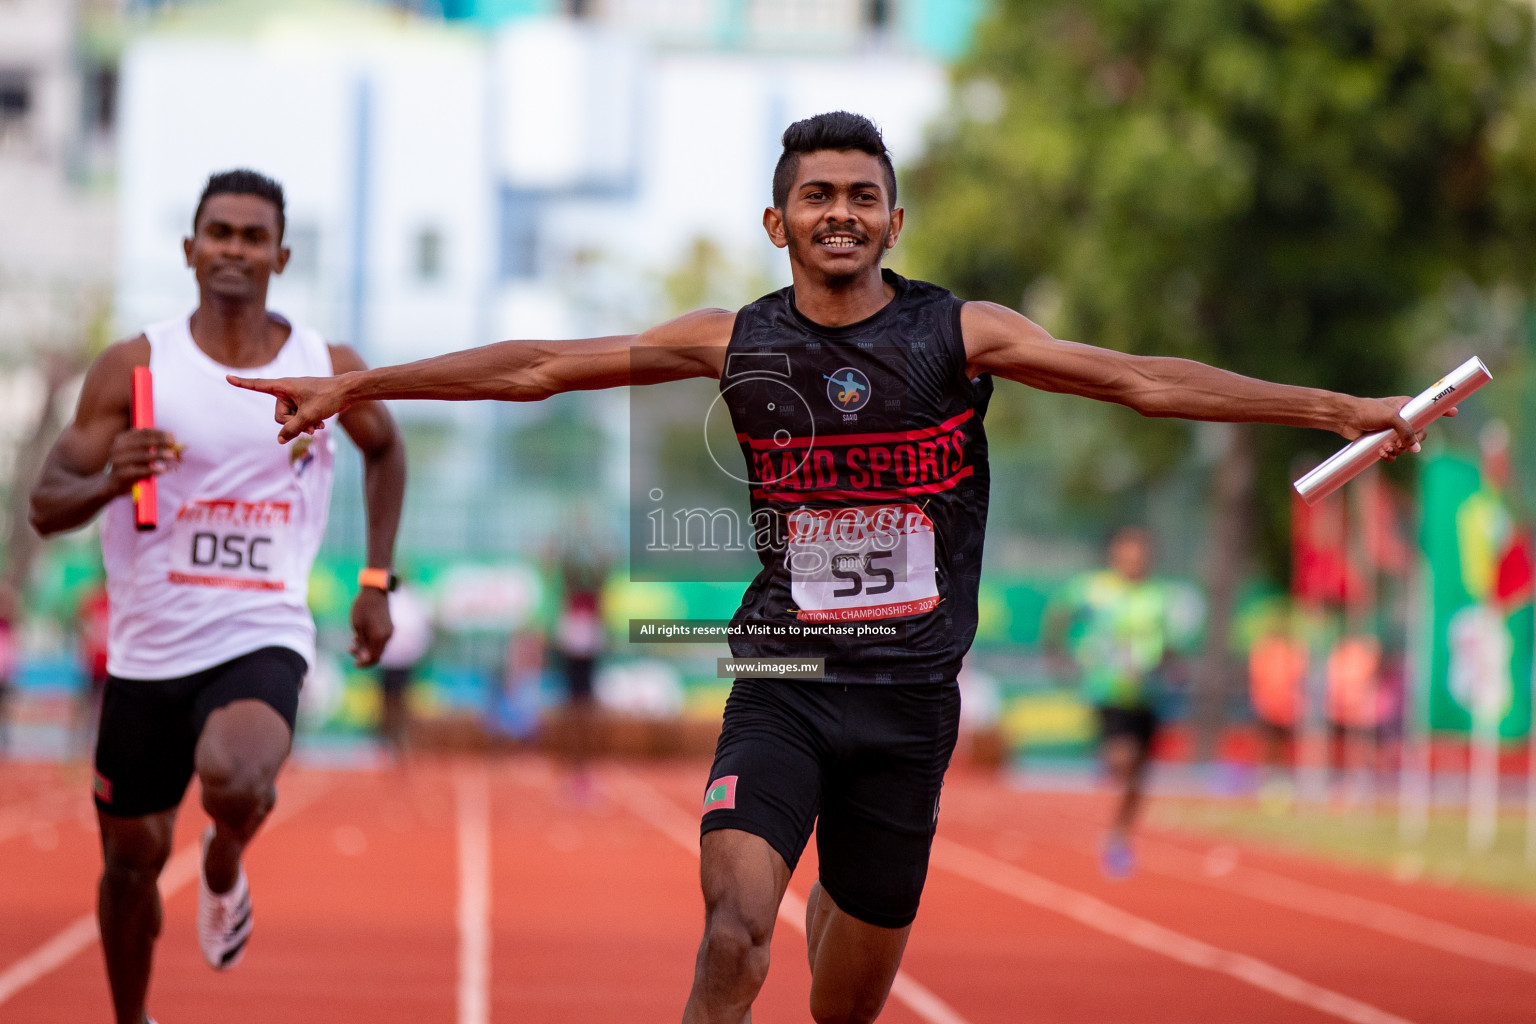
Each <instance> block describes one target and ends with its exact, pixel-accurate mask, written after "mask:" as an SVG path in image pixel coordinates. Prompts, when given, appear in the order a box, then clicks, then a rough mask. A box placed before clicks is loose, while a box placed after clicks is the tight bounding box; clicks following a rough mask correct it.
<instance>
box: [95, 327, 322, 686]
mask: <svg viewBox="0 0 1536 1024" xmlns="http://www.w3.org/2000/svg"><path fill="white" fill-rule="evenodd" d="M145 335H146V337H148V339H149V343H150V363H149V365H150V369H151V370H152V371H153V373H154V381H155V414H156V426H157V427H159V428H160V429H162V430H168V431H170V432H171V433H172V434H174V435H175V436H176V438H177V440H178V441H180V442H181V443H182V444H183V445H184V446H185V451H184V452H183V453H182V460H181V465H180V467H179V468H178V469H177V470H176V471H175V472H172V473H166V474H165V475H163V476H161V477H158V478H157V479H158V481H159V482H158V487H159V490H160V526H159V528H158V529H156V530H153V531H146V532H139V531H137V530H135V529H134V526H133V518H132V517H133V512H132V504H131V501H130V500H129V499H127V498H119V499H117V500H115V501H113V502H112V503H111V504H110V505H109V506H108V507H107V510H106V514H105V516H104V518H103V522H102V552H103V555H104V558H105V561H106V568H107V588H108V592H109V595H110V600H111V606H112V616H111V619H110V626H109V632H110V637H109V642H108V661H109V667H110V671H111V672H112V674H113V675H115V676H119V677H121V678H127V679H166V678H173V677H177V676H183V675H190V674H191V673H193V672H198V671H201V670H202V669H205V668H209V667H211V666H213V665H218V664H221V663H222V662H225V661H228V660H229V659H231V658H235V657H239V656H240V655H242V654H248V653H250V652H251V651H253V650H256V649H258V648H261V647H267V646H273V645H276V646H283V647H289V648H292V649H293V650H295V651H297V652H298V653H299V654H301V655H302V656H303V657H304V658H305V660H306V661H308V662H309V664H311V665H313V664H314V658H315V626H314V621H313V620H312V619H311V618H310V615H309V608H308V592H309V571H310V567H311V565H312V564H313V562H314V559H315V554H316V553H317V552H318V551H319V549H320V539H321V535H322V534H323V533H324V531H325V520H326V513H327V511H328V510H329V506H330V496H331V475H332V452H331V446H330V439H329V437H328V436H327V434H328V433H329V432H328V431H320V432H317V433H316V434H315V435H314V436H313V437H312V438H304V439H301V441H299V442H295V444H294V445H288V446H284V445H280V444H278V443H277V441H276V437H275V432H274V430H273V423H272V409H271V402H270V400H264V399H263V397H262V396H260V395H257V394H255V393H248V392H245V391H241V390H239V389H237V388H232V387H230V386H229V385H228V383H226V382H225V380H224V375H225V374H226V373H229V372H231V371H230V369H229V368H228V367H225V366H221V365H219V364H218V363H216V362H214V360H213V359H211V358H209V356H208V355H207V354H206V353H205V352H203V350H202V349H200V348H198V347H197V343H196V342H195V341H194V340H193V338H192V333H191V331H190V330H189V329H188V323H187V320H186V318H181V319H177V320H173V321H168V322H165V323H161V324H156V325H154V326H153V327H150V328H148V329H147V330H146V331H145ZM240 372H242V373H261V374H273V375H276V374H288V375H295V376H297V375H306V376H326V377H328V376H330V375H331V373H332V369H331V358H330V349H329V347H328V346H327V345H326V343H325V340H324V339H323V338H322V337H321V336H320V335H319V334H318V333H316V332H315V331H313V330H311V329H309V328H305V327H300V326H297V325H295V326H294V327H293V328H292V333H291V334H290V336H289V338H288V340H287V341H286V342H285V343H284V344H283V347H282V349H281V350H280V351H279V352H278V355H277V358H276V359H275V360H273V362H272V363H271V364H270V365H268V366H266V367H263V368H261V369H259V370H241V371H240ZM304 442H308V443H304Z"/></svg>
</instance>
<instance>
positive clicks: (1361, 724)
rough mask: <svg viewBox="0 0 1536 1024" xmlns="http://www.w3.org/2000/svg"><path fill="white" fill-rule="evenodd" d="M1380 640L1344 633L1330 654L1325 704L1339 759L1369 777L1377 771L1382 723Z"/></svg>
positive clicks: (1363, 777) (1364, 776)
mask: <svg viewBox="0 0 1536 1024" xmlns="http://www.w3.org/2000/svg"><path fill="white" fill-rule="evenodd" d="M1380 675H1381V641H1380V640H1378V639H1377V638H1376V637H1374V636H1370V635H1354V636H1343V637H1340V638H1339V642H1338V643H1337V644H1335V645H1334V648H1333V650H1332V651H1331V652H1330V653H1329V655H1328V677H1327V681H1328V696H1327V702H1326V704H1325V707H1326V708H1327V711H1328V722H1329V724H1330V725H1331V726H1332V727H1333V739H1334V744H1335V745H1336V747H1337V748H1338V749H1339V758H1338V759H1339V761H1341V762H1342V763H1343V764H1344V766H1345V767H1346V768H1350V769H1353V770H1354V771H1355V772H1357V773H1359V774H1360V776H1361V778H1362V779H1368V778H1370V777H1371V775H1372V774H1373V773H1374V768H1375V760H1376V738H1377V737H1376V729H1377V726H1378V725H1380V724H1381V686H1380Z"/></svg>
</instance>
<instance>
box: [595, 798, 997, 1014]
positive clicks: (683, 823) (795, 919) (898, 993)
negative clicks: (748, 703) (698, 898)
mask: <svg viewBox="0 0 1536 1024" xmlns="http://www.w3.org/2000/svg"><path fill="white" fill-rule="evenodd" d="M605 774H606V775H607V776H608V779H609V781H610V783H614V782H617V783H618V785H610V786H609V792H611V793H612V794H613V795H614V796H616V797H618V799H619V801H620V802H621V803H622V804H623V805H624V806H625V808H626V809H627V810H628V811H629V812H630V813H631V814H633V815H634V816H635V817H637V818H639V819H640V820H641V821H644V822H645V823H647V824H648V825H650V826H651V827H653V828H654V829H656V831H658V832H660V833H661V834H662V835H664V836H666V837H667V838H668V839H670V840H672V841H673V842H674V843H676V844H677V845H678V846H681V847H682V848H683V849H685V850H687V851H688V852H689V853H691V854H693V856H695V857H697V856H698V855H699V822H698V819H697V818H690V817H689V816H688V814H687V813H686V812H684V811H683V809H682V808H680V807H678V806H677V804H675V803H673V802H672V801H671V800H669V799H668V798H667V797H665V796H663V795H662V794H661V793H659V792H658V791H657V790H656V788H655V787H654V786H652V785H651V784H650V783H648V782H645V781H643V780H641V779H638V778H636V777H635V776H633V775H631V774H630V773H629V772H627V771H625V770H623V769H622V768H613V769H610V770H609V771H608V772H606V773H605ZM779 920H780V921H783V922H784V923H785V924H787V925H789V926H790V927H791V928H793V929H794V930H795V931H797V932H799V933H800V934H801V935H804V934H805V900H803V899H801V898H800V897H799V896H797V895H795V894H794V893H792V892H785V893H784V900H783V902H781V903H780V904H779ZM891 995H892V996H893V997H894V998H895V999H896V1001H897V1002H900V1003H902V1004H903V1005H905V1006H906V1007H907V1009H909V1010H911V1011H912V1012H913V1013H915V1014H917V1015H918V1016H919V1017H921V1018H922V1019H923V1020H925V1021H927V1022H928V1024H970V1022H969V1021H967V1020H966V1019H965V1018H964V1017H962V1016H960V1014H958V1013H956V1012H955V1010H954V1008H953V1007H951V1006H950V1005H949V1004H948V1003H946V1002H944V1000H942V999H940V998H939V997H938V996H937V995H935V994H934V993H933V991H932V990H930V989H929V988H928V987H927V986H926V985H923V984H921V983H920V982H918V981H917V980H916V979H915V978H913V977H912V975H910V974H908V973H907V972H906V971H897V972H896V980H895V981H894V982H892V983H891Z"/></svg>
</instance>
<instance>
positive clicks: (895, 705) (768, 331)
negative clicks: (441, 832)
mask: <svg viewBox="0 0 1536 1024" xmlns="http://www.w3.org/2000/svg"><path fill="white" fill-rule="evenodd" d="M902 216H903V214H902V210H901V209H900V208H898V207H897V206H896V179H895V174H894V172H893V171H892V168H891V162H890V158H889V156H887V154H886V151H885V146H884V144H883V142H882V141H881V139H880V134H879V131H878V130H877V129H876V128H875V127H874V125H872V124H871V123H870V122H869V121H867V120H866V119H864V118H862V117H859V116H857V115H853V114H847V113H835V114H822V115H819V116H817V117H813V118H810V119H808V120H805V121H801V122H798V123H796V124H794V125H791V126H790V127H789V129H788V130H787V131H786V132H785V133H784V153H783V155H782V157H781V158H780V160H779V165H778V167H777V169H776V170H775V173H774V187H773V206H772V207H770V208H769V209H767V210H765V211H764V213H763V226H764V227H765V228H766V229H767V231H768V235H769V237H770V238H771V239H772V240H773V243H774V244H775V245H777V246H779V247H780V248H785V249H788V251H789V262H790V270H791V274H792V278H793V281H794V285H793V287H792V288H787V289H785V290H783V291H780V292H776V293H774V294H773V295H769V296H767V297H765V298H763V299H760V300H759V301H757V302H755V303H753V304H751V305H750V306H747V307H746V308H744V309H743V310H741V311H740V312H739V313H734V314H733V313H730V312H726V311H723V310H700V311H698V312H694V313H689V314H686V315H684V316H682V317H679V318H677V319H676V320H673V321H670V322H669V323H666V324H663V325H661V326H659V327H655V328H652V329H651V330H648V331H645V332H644V333H641V334H638V335H632V336H621V337H609V338H594V339H587V340H582V341H565V342H551V341H509V342H502V343H500V344H497V345H490V346H486V347H484V348H478V349H472V350H469V351H465V352H457V353H452V354H449V355H444V356H438V357H436V358H432V359H425V360H422V361H420V362H417V363H411V364H408V365H406V366H399V367H386V368H381V369H376V370H368V371H363V372H358V373H350V374H344V375H342V376H339V377H335V378H327V379H323V380H321V379H289V380H265V381H253V380H244V379H238V378H233V377H232V378H230V379H231V382H232V383H235V384H238V385H240V386H242V387H249V388H253V389H255V390H259V391H265V392H267V393H269V394H272V395H274V396H276V398H277V420H278V422H279V423H281V424H282V428H281V430H280V431H279V434H278V436H279V439H280V440H282V441H285V442H286V441H290V440H292V439H293V438H295V437H297V436H298V435H300V434H302V433H305V432H307V431H311V430H313V429H315V428H316V427H317V426H318V425H319V424H320V423H322V422H323V420H324V419H325V418H326V417H328V416H330V415H333V414H335V413H336V412H337V411H339V410H341V409H345V408H347V407H348V406H350V405H351V404H352V403H354V402H358V401H363V400H365V399H378V398H415V399H421V398H427V399H444V400H467V399H499V400H503V401H537V400H540V399H543V398H547V397H549V396H550V395H553V394H558V393H560V392H564V391H574V390H586V389H593V388H607V387H618V386H622V385H627V384H657V383H662V382H665V381H669V380H677V379H682V378H687V377H713V378H718V379H719V380H720V382H721V390H722V394H723V397H724V398H725V401H726V403H727V405H728V406H729V408H730V410H731V415H732V420H733V422H734V424H735V427H736V431H737V435H738V438H739V439H740V441H741V444H742V450H743V453H744V454H745V455H746V458H747V464H748V467H749V472H750V481H751V484H750V486H751V490H752V504H753V508H754V510H755V511H756V512H759V513H762V516H763V519H762V520H755V522H758V521H761V522H766V524H767V526H768V528H767V529H766V530H763V531H761V533H762V534H763V537H764V539H765V543H763V544H762V545H760V552H761V557H762V561H763V569H762V571H761V572H760V573H759V574H758V577H757V579H756V580H755V581H754V582H753V583H752V585H751V586H750V587H749V588H748V589H747V592H746V595H745V596H744V598H743V600H742V606H741V609H740V611H738V612H737V615H736V620H735V621H736V622H737V623H738V624H739V625H742V626H748V625H762V624H772V623H776V622H777V623H786V622H796V623H822V624H826V623H831V624H847V625H850V626H852V627H854V628H858V627H866V629H867V628H869V627H874V626H886V625H888V626H894V627H896V628H897V629H898V630H899V632H898V633H897V635H896V637H894V638H891V639H882V638H875V639H870V638H869V637H868V635H867V632H866V636H865V637H864V638H862V639H860V638H857V637H855V638H853V639H835V640H828V641H825V642H823V643H821V644H820V645H819V646H806V645H803V644H802V645H796V646H794V647H792V648H790V647H785V646H783V645H782V643H781V642H779V641H772V640H762V639H757V640H753V639H737V640H735V641H733V644H732V649H733V651H734V653H735V654H737V655H738V656H759V655H775V654H790V655H797V656H802V657H804V656H810V657H817V656H825V658H826V665H827V675H828V680H827V681H824V682H793V681H789V680H757V679H738V680H737V682H736V685H735V686H734V687H733V689H732V692H731V696H730V699H729V701H728V703H727V705H726V711H725V721H724V726H723V729H722V732H721V736H720V741H719V746H718V748H717V752H716V758H715V766H714V769H713V771H712V773H711V775H710V778H709V786H708V788H707V790H706V794H705V805H704V817H703V825H702V828H703V833H704V834H703V836H702V839H701V841H700V855H701V859H702V869H701V878H702V885H703V889H704V902H705V915H706V917H705V928H704V938H703V942H702V944H701V947H700V950H699V956H698V961H697V965H696V968H695V975H694V984H693V991H692V993H691V994H690V996H689V999H688V1005H687V1008H686V1010H685V1012H684V1015H683V1019H684V1020H685V1021H688V1022H703V1021H720V1022H727V1021H728V1022H731V1024H738V1022H741V1021H743V1020H747V1019H749V1016H750V1012H751V1006H752V1001H753V999H754V998H755V997H756V995H757V992H758V990H759V989H760V988H761V986H762V983H763V980H764V979H765V978H766V976H767V972H768V945H769V940H770V938H771V937H772V934H773V927H774V920H775V917H776V914H777V911H778V907H779V904H780V901H781V900H782V898H783V896H784V891H785V887H786V886H787V885H788V883H789V878H790V872H791V870H792V868H793V865H794V863H795V861H796V859H797V858H798V857H799V855H800V852H801V850H802V849H803V847H804V845H805V842H806V841H807V838H808V836H809V834H810V831H811V827H812V825H813V823H814V824H815V825H816V828H817V847H818V852H819V854H820V857H819V860H820V879H819V881H818V882H817V884H816V885H815V886H814V887H813V888H812V890H811V897H810V900H809V901H808V906H807V911H806V934H807V942H808V946H809V954H810V962H811V973H812V985H811V1012H812V1016H813V1017H815V1018H816V1019H817V1020H818V1021H831V1020H836V1021H868V1020H872V1019H874V1017H875V1016H876V1015H877V1014H878V1013H879V1011H880V1008H881V1006H882V1005H883V1004H884V1002H885V998H886V996H887V994H888V993H889V991H890V987H891V983H892V981H893V979H894V978H895V976H896V970H897V967H898V966H899V964H900V962H901V954H902V950H903V949H904V948H905V946H906V941H907V935H908V932H909V931H910V929H911V922H912V919H913V916H914V915H915V913H916V910H917V902H918V897H919V895H920V894H921V891H922V886H923V880H924V877H925V875H926V873H927V865H928V850H929V846H930V844H931V842H932V839H933V832H934V826H935V822H936V820H937V814H938V791H939V785H940V783H941V782H942V779H943V775H944V770H945V768H946V767H947V765H948V763H949V756H950V752H951V750H952V749H953V747H954V742H955V729H956V723H957V720H958V712H959V695H958V692H957V688H956V686H955V682H954V679H955V673H956V671H957V670H958V668H959V665H960V659H961V657H962V656H963V655H964V654H965V652H966V650H967V648H968V647H969V646H970V643H971V638H972V635H973V634H974V632H975V626H976V591H977V585H978V580H979V575H980V569H981V547H982V534H983V531H984V528H985V522H986V503H987V461H986V435H985V433H984V432H983V430H982V416H983V414H984V413H985V411H986V404H987V399H988V397H989V396H990V393H991V381H990V377H989V376H988V375H989V374H993V373H996V374H1001V375H1003V376H1005V377H1008V378H1010V379H1012V380H1017V381H1020V382H1022V383H1025V384H1029V385H1031V386H1033V387H1038V388H1041V389H1044V390H1048V391H1061V392H1068V393H1072V394H1078V395H1083V396H1086V397H1089V398H1096V399H1099V400H1101V401H1108V402H1117V403H1120V404H1122V405H1126V406H1129V407H1131V408H1133V409H1136V410H1137V411H1138V412H1141V413H1143V414H1144V415H1148V416H1182V417H1185V418H1189V419H1202V420H1225V421H1231V422H1269V423H1280V424H1288V425H1291V426H1300V427H1316V428H1323V429H1329V430H1335V431H1337V432H1338V433H1340V434H1343V435H1344V436H1345V437H1347V438H1355V437H1359V436H1360V435H1362V434H1365V433H1369V432H1372V431H1376V430H1381V429H1387V428H1390V429H1392V430H1394V431H1396V434H1397V436H1396V438H1394V440H1393V441H1392V442H1390V443H1389V444H1387V445H1385V446H1384V447H1385V449H1386V451H1385V454H1386V455H1388V456H1395V455H1396V454H1398V453H1399V452H1401V451H1404V450H1416V449H1417V438H1416V437H1415V435H1414V433H1413V431H1412V429H1411V428H1410V427H1409V426H1408V424H1407V423H1406V422H1405V421H1404V420H1403V419H1402V418H1401V417H1400V416H1398V415H1397V409H1398V408H1399V407H1400V406H1401V405H1402V403H1403V402H1404V401H1405V399H1402V398H1396V399H1366V398H1352V397H1349V396H1346V395H1339V394H1334V393H1332V392H1327V391H1318V390H1313V389H1309V388H1296V387H1287V386H1284V385H1279V384H1270V383H1266V382H1264V381H1258V380H1253V379H1250V378H1246V377H1240V376H1238V375H1236V374H1232V373H1227V372H1225V371H1223V370H1218V369H1214V368H1212V367H1209V366H1205V365H1203V364H1201V363H1196V362H1191V361H1189V360H1184V359H1168V358H1156V357H1146V356H1131V355H1126V354H1124V353H1120V352H1114V351H1109V350H1105V349H1098V348H1093V347H1091V346H1088V345H1082V344H1076V343H1073V342H1067V341H1058V340H1057V339H1055V338H1053V337H1051V336H1050V335H1049V334H1047V333H1046V332H1045V331H1043V330H1041V329H1040V328H1039V327H1037V326H1036V325H1035V324H1033V323H1031V322H1030V321H1029V320H1027V319H1026V318H1025V317H1023V316H1021V315H1019V314H1018V313H1015V312H1014V311H1012V310H1010V309H1006V308H1004V307H1002V306H998V305H994V304H992V303H987V302H964V303H962V302H961V301H960V300H958V299H956V298H955V297H954V296H952V295H951V294H950V293H948V292H947V291H945V290H944V289H942V288H938V287H936V286H934V285H929V284H923V283H921V282H916V281H905V280H903V279H902V278H900V277H898V276H896V275H894V274H890V273H882V271H881V267H880V261H881V257H882V255H883V254H884V252H885V250H886V249H889V248H890V247H891V246H893V245H895V244H896V240H897V237H898V235H899V234H900V231H901V225H902ZM786 406H787V407H788V409H789V411H786ZM807 410H808V411H809V414H810V415H809V417H807V415H806V413H807Z"/></svg>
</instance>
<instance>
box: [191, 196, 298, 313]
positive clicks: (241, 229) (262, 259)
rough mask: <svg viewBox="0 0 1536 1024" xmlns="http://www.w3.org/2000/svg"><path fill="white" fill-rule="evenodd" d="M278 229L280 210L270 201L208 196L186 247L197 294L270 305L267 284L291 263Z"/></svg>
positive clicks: (251, 197)
mask: <svg viewBox="0 0 1536 1024" xmlns="http://www.w3.org/2000/svg"><path fill="white" fill-rule="evenodd" d="M279 230H280V229H279V228H278V221H277V207H276V206H274V205H273V204H272V203H271V202H270V201H269V200H266V199H263V198H262V197H260V196H253V195H234V194H220V195H215V196H209V197H208V201H207V202H206V203H204V204H203V213H202V216H201V217H199V218H198V219H197V224H196V225H195V232H194V234H193V235H192V237H191V238H188V239H184V240H183V241H182V243H181V244H182V250H183V252H185V253H186V257H187V266H189V267H191V268H192V271H193V273H194V274H195V275H196V277H197V286H198V290H199V291H200V292H202V293H204V294H207V295H213V296H217V297H219V298H221V299H233V300H246V301H254V300H257V299H261V300H263V301H265V297H266V294H267V281H268V280H269V279H270V278H271V276H272V275H273V274H281V273H282V272H283V267H285V266H287V264H288V249H287V247H286V246H284V245H283V243H282V238H281V236H280V234H279Z"/></svg>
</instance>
